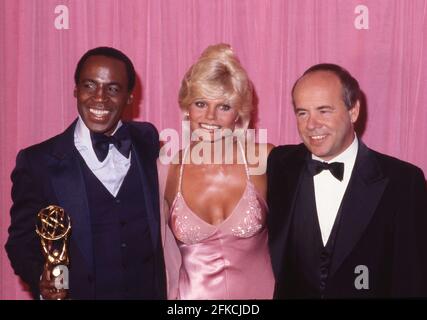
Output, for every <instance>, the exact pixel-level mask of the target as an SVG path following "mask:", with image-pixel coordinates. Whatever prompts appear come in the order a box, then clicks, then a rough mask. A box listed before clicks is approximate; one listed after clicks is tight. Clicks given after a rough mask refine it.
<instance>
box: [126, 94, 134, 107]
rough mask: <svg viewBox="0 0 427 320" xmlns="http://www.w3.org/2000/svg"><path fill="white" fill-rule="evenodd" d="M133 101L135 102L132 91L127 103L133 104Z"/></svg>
mask: <svg viewBox="0 0 427 320" xmlns="http://www.w3.org/2000/svg"><path fill="white" fill-rule="evenodd" d="M132 102H133V93H131V94H130V95H129V97H128V100H127V104H128V105H129V104H132Z"/></svg>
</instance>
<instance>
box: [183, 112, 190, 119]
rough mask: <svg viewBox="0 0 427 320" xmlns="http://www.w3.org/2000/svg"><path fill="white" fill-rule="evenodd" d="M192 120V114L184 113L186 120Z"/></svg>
mask: <svg viewBox="0 0 427 320" xmlns="http://www.w3.org/2000/svg"><path fill="white" fill-rule="evenodd" d="M189 118H190V113H189V112H188V111H187V112H184V120H188V119H189Z"/></svg>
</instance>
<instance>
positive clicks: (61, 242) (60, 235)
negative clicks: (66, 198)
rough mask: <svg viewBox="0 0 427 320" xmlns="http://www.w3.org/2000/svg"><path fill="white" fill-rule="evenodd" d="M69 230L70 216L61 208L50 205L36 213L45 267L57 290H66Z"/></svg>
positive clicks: (37, 230) (37, 229)
mask: <svg viewBox="0 0 427 320" xmlns="http://www.w3.org/2000/svg"><path fill="white" fill-rule="evenodd" d="M70 231H71V221H70V217H69V216H68V214H66V213H65V211H64V209H63V208H61V207H58V206H55V205H50V206H48V207H46V208H44V209H42V210H40V212H39V213H38V215H37V223H36V232H37V234H38V235H39V236H40V241H41V246H42V249H43V255H44V257H45V258H46V265H47V269H48V270H50V272H51V275H53V277H52V278H54V279H55V287H56V290H57V292H60V291H63V290H65V292H68V264H69V258H68V248H67V239H68V236H69V235H70Z"/></svg>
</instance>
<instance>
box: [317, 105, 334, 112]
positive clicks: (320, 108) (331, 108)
mask: <svg viewBox="0 0 427 320" xmlns="http://www.w3.org/2000/svg"><path fill="white" fill-rule="evenodd" d="M325 109H327V110H333V109H335V107H334V106H319V107H317V108H316V110H320V111H321V110H325Z"/></svg>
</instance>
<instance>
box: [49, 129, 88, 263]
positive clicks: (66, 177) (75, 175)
mask: <svg viewBox="0 0 427 320" xmlns="http://www.w3.org/2000/svg"><path fill="white" fill-rule="evenodd" d="M75 125H76V121H75V122H74V123H73V124H72V125H71V126H70V127H69V128H68V129H67V130H66V131H65V132H64V133H63V134H61V135H59V136H58V138H57V139H56V140H54V145H53V149H52V151H53V152H52V154H50V155H49V156H48V159H47V163H48V170H49V176H50V179H51V182H52V187H53V190H54V192H55V195H56V198H57V199H58V202H59V205H60V206H61V207H63V208H64V210H65V212H66V213H67V214H69V216H70V220H71V239H72V241H74V242H75V243H76V244H77V246H78V247H79V248H80V250H81V252H82V254H83V256H84V257H85V259H86V262H87V264H88V266H89V267H90V268H92V267H93V250H92V237H91V234H92V233H91V229H90V216H89V205H88V200H87V193H86V186H85V182H84V179H83V173H82V171H81V166H80V163H79V159H78V156H79V155H78V151H77V150H76V149H75V147H74V128H75Z"/></svg>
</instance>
